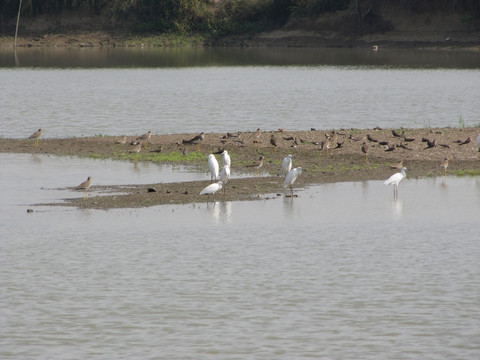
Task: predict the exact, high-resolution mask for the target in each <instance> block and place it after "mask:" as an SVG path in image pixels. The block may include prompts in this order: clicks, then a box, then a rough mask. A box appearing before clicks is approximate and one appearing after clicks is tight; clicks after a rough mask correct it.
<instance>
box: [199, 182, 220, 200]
mask: <svg viewBox="0 0 480 360" xmlns="http://www.w3.org/2000/svg"><path fill="white" fill-rule="evenodd" d="M222 185H223V184H222V182H221V181H219V182H216V183H213V184H210V185H208V186H207V187H206V188H205V189H203V190H202V191H200V195H212V199H213V195H215V193H216V192H217V191H218V190H220V189H221V188H222Z"/></svg>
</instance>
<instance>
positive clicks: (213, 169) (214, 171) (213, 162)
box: [208, 154, 219, 181]
mask: <svg viewBox="0 0 480 360" xmlns="http://www.w3.org/2000/svg"><path fill="white" fill-rule="evenodd" d="M208 170H209V171H210V180H212V181H214V180H217V179H218V170H219V165H218V161H217V159H216V158H215V155H213V154H210V155H208Z"/></svg>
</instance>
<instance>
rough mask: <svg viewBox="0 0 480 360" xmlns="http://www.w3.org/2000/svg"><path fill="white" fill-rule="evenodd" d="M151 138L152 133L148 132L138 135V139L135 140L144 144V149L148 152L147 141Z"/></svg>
mask: <svg viewBox="0 0 480 360" xmlns="http://www.w3.org/2000/svg"><path fill="white" fill-rule="evenodd" d="M151 137H152V132H151V131H150V130H149V131H148V132H147V133H145V134H143V135H140V136H139V137H137V138H136V140H137V141H138V142H140V141H142V142H143V143H144V144H145V149H147V150H148V145H147V143H148V141H149V140H150V138H151Z"/></svg>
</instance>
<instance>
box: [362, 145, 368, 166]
mask: <svg viewBox="0 0 480 360" xmlns="http://www.w3.org/2000/svg"><path fill="white" fill-rule="evenodd" d="M362 152H363V153H364V154H365V161H366V162H368V145H367V143H366V142H364V143H363V145H362Z"/></svg>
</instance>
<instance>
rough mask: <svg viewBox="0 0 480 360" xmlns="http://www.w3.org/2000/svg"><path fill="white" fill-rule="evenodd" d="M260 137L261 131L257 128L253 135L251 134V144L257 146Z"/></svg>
mask: <svg viewBox="0 0 480 360" xmlns="http://www.w3.org/2000/svg"><path fill="white" fill-rule="evenodd" d="M260 135H262V130H261V129H260V128H258V129H257V130H256V131H255V132H254V133H253V143H254V144H258V143H259V142H260V141H259V140H260Z"/></svg>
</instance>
